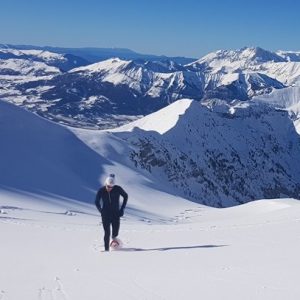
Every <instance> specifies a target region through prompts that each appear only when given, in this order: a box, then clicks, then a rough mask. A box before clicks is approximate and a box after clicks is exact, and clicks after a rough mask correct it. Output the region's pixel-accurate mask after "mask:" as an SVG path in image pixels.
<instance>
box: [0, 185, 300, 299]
mask: <svg viewBox="0 0 300 300" xmlns="http://www.w3.org/2000/svg"><path fill="white" fill-rule="evenodd" d="M129 186H130V185H127V186H126V187H127V188H128V187H129ZM133 187H134V186H133V185H132V186H131V188H133ZM144 192H145V193H147V198H148V199H154V198H155V194H152V191H151V190H147V191H146V190H145V191H144ZM153 192H156V191H155V190H153ZM129 203H130V199H129ZM184 203H185V205H183V206H182V200H181V199H177V201H174V202H173V204H172V205H173V206H174V207H176V206H177V205H178V206H179V207H181V212H180V213H179V214H177V215H175V214H173V213H172V212H169V215H168V219H169V220H170V221H169V220H168V219H165V220H162V221H161V222H157V221H153V220H152V215H151V214H149V215H148V216H147V215H146V217H145V218H142V219H141V218H139V217H138V214H136V213H135V212H132V211H131V210H130V205H129V209H128V210H126V214H125V218H123V219H122V225H121V231H120V238H122V240H123V242H124V247H123V249H122V250H120V251H111V252H109V253H107V252H102V251H103V232H102V228H101V224H100V218H99V216H98V214H97V212H96V209H95V208H94V207H93V206H91V205H83V204H82V203H76V202H74V203H72V202H60V201H55V199H52V200H50V199H49V200H45V199H41V198H33V197H31V196H30V195H28V196H20V195H17V194H12V193H8V192H5V193H0V208H1V213H0V232H1V247H0V255H1V258H2V260H1V272H0V291H1V293H0V297H1V299H3V300H5V299H23V300H32V299H39V300H46V299H47V300H48V299H64V300H66V299H69V300H77V299H78V300H79V299H130V300H131V299H155V300H156V299H193V298H196V299H198V298H199V297H200V298H204V299H208V300H211V299H245V300H248V299H249V300H250V299H251V300H252V299H257V300H259V299H262V300H268V299H270V300H277V299H278V300H279V299H280V300H281V299H290V300H296V299H299V296H300V287H299V284H298V277H299V267H300V265H299V259H298V256H299V255H298V254H299V250H300V247H299V246H300V236H299V230H300V218H299V215H300V205H299V201H296V200H292V199H281V200H261V201H256V202H253V203H250V204H246V205H242V206H239V207H234V208H230V209H222V210H220V209H212V208H208V207H204V206H195V205H193V204H191V203H188V202H184ZM161 207H162V208H164V204H163V203H162V204H161ZM145 209H146V207H145ZM147 217H148V218H147Z"/></svg>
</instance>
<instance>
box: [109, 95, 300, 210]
mask: <svg viewBox="0 0 300 300" xmlns="http://www.w3.org/2000/svg"><path fill="white" fill-rule="evenodd" d="M114 134H116V135H117V136H118V137H120V138H123V139H125V140H126V141H127V142H128V143H130V144H131V145H132V147H133V150H132V152H131V154H130V155H131V159H132V161H133V162H134V163H135V165H136V167H137V168H138V169H141V170H144V171H145V172H149V173H151V174H152V175H153V176H156V177H158V178H161V180H165V182H166V183H168V184H171V186H173V188H175V190H176V191H177V192H178V193H179V195H181V196H183V197H187V198H188V199H191V200H194V201H199V200H200V199H201V200H200V202H201V203H204V204H207V205H212V206H230V205H235V204H239V203H243V202H246V201H249V200H250V199H260V198H279V197H282V196H284V195H289V196H291V197H296V198H299V196H300V194H299V193H300V164H299V163H298V156H299V151H300V140H299V136H298V135H297V133H296V131H295V128H294V126H293V123H292V121H291V120H289V118H288V115H287V113H286V112H283V111H282V110H279V111H277V110H275V109H272V108H270V107H268V106H266V105H261V104H256V103H248V102H239V101H238V102H235V103H233V104H231V105H229V104H228V103H226V102H225V101H220V100H215V101H214V100H210V101H207V102H206V103H203V104H200V103H198V102H196V101H192V100H179V101H177V102H175V103H174V104H171V105H169V106H168V107H166V108H164V109H162V110H160V111H158V112H156V113H153V114H151V115H149V116H146V117H145V118H143V119H140V120H137V121H135V122H133V123H130V124H128V125H125V126H123V127H121V128H119V129H116V130H115V131H114Z"/></svg>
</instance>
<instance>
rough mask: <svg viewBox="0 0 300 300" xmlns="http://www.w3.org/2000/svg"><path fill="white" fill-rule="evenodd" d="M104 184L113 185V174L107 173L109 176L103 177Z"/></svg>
mask: <svg viewBox="0 0 300 300" xmlns="http://www.w3.org/2000/svg"><path fill="white" fill-rule="evenodd" d="M105 185H107V186H114V185H115V174H109V176H108V177H107V178H106V179H105Z"/></svg>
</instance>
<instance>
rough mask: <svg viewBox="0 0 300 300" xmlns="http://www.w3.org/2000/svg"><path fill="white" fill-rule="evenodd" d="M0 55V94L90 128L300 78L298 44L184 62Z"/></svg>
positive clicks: (282, 86)
mask: <svg viewBox="0 0 300 300" xmlns="http://www.w3.org/2000/svg"><path fill="white" fill-rule="evenodd" d="M0 57H1V58H0V80H1V85H0V98H1V99H5V100H7V101H10V102H13V103H15V104H18V105H21V106H24V107H26V108H28V109H30V110H31V111H34V112H36V113H38V114H40V115H42V116H44V117H46V118H49V119H51V120H55V121H58V122H62V123H64V124H69V125H72V126H77V127H87V128H112V127H116V126H119V125H122V124H124V123H128V122H129V121H132V120H134V119H136V118H139V117H141V116H143V115H147V114H149V113H152V112H154V111H157V110H159V109H161V108H163V107H165V106H167V105H168V104H170V103H172V102H174V101H176V100H178V99H181V98H189V99H195V100H197V101H205V100H207V99H222V100H226V101H227V102H230V101H233V100H242V101H248V100H250V99H252V98H253V97H263V96H264V95H272V94H273V93H274V92H276V91H279V90H282V91H283V92H282V93H285V92H286V91H287V92H288V90H287V88H297V86H299V84H300V62H299V57H300V56H299V53H298V52H289V51H278V52H276V53H275V52H270V51H267V50H264V49H261V48H259V47H253V48H242V49H239V50H230V51H229V50H220V51H216V52H213V53H210V54H208V55H206V56H204V57H202V58H200V59H199V60H195V61H193V62H191V63H188V64H185V65H182V64H179V63H176V62H174V61H171V60H165V61H149V60H141V59H135V60H124V59H120V58H109V59H107V60H105V61H100V62H97V63H93V64H89V63H88V62H87V61H86V60H84V59H80V58H78V57H74V56H72V55H71V56H70V55H67V54H64V55H63V54H59V53H54V52H49V51H44V50H37V49H35V50H28V49H25V50H16V49H11V48H2V49H0ZM296 90H297V89H296ZM271 102H272V101H270V103H271ZM294 119H295V121H297V120H298V112H297V111H296V112H294Z"/></svg>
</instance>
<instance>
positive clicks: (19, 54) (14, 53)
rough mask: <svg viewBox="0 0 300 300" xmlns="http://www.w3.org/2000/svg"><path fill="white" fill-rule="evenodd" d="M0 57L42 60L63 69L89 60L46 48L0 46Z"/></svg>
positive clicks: (83, 63)
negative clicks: (30, 48) (19, 48)
mask: <svg viewBox="0 0 300 300" xmlns="http://www.w3.org/2000/svg"><path fill="white" fill-rule="evenodd" d="M0 59H1V60H3V59H10V60H11V59H14V60H17V59H22V60H27V61H28V62H32V61H33V62H42V63H45V64H46V65H48V66H52V67H56V68H59V69H60V70H62V71H68V70H70V69H73V68H76V67H79V66H83V65H87V64H89V62H88V61H87V60H85V59H83V58H81V57H79V56H75V55H72V54H60V53H55V52H50V51H44V50H34V49H32V50H28V49H22V50H17V49H11V48H1V47H0Z"/></svg>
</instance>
